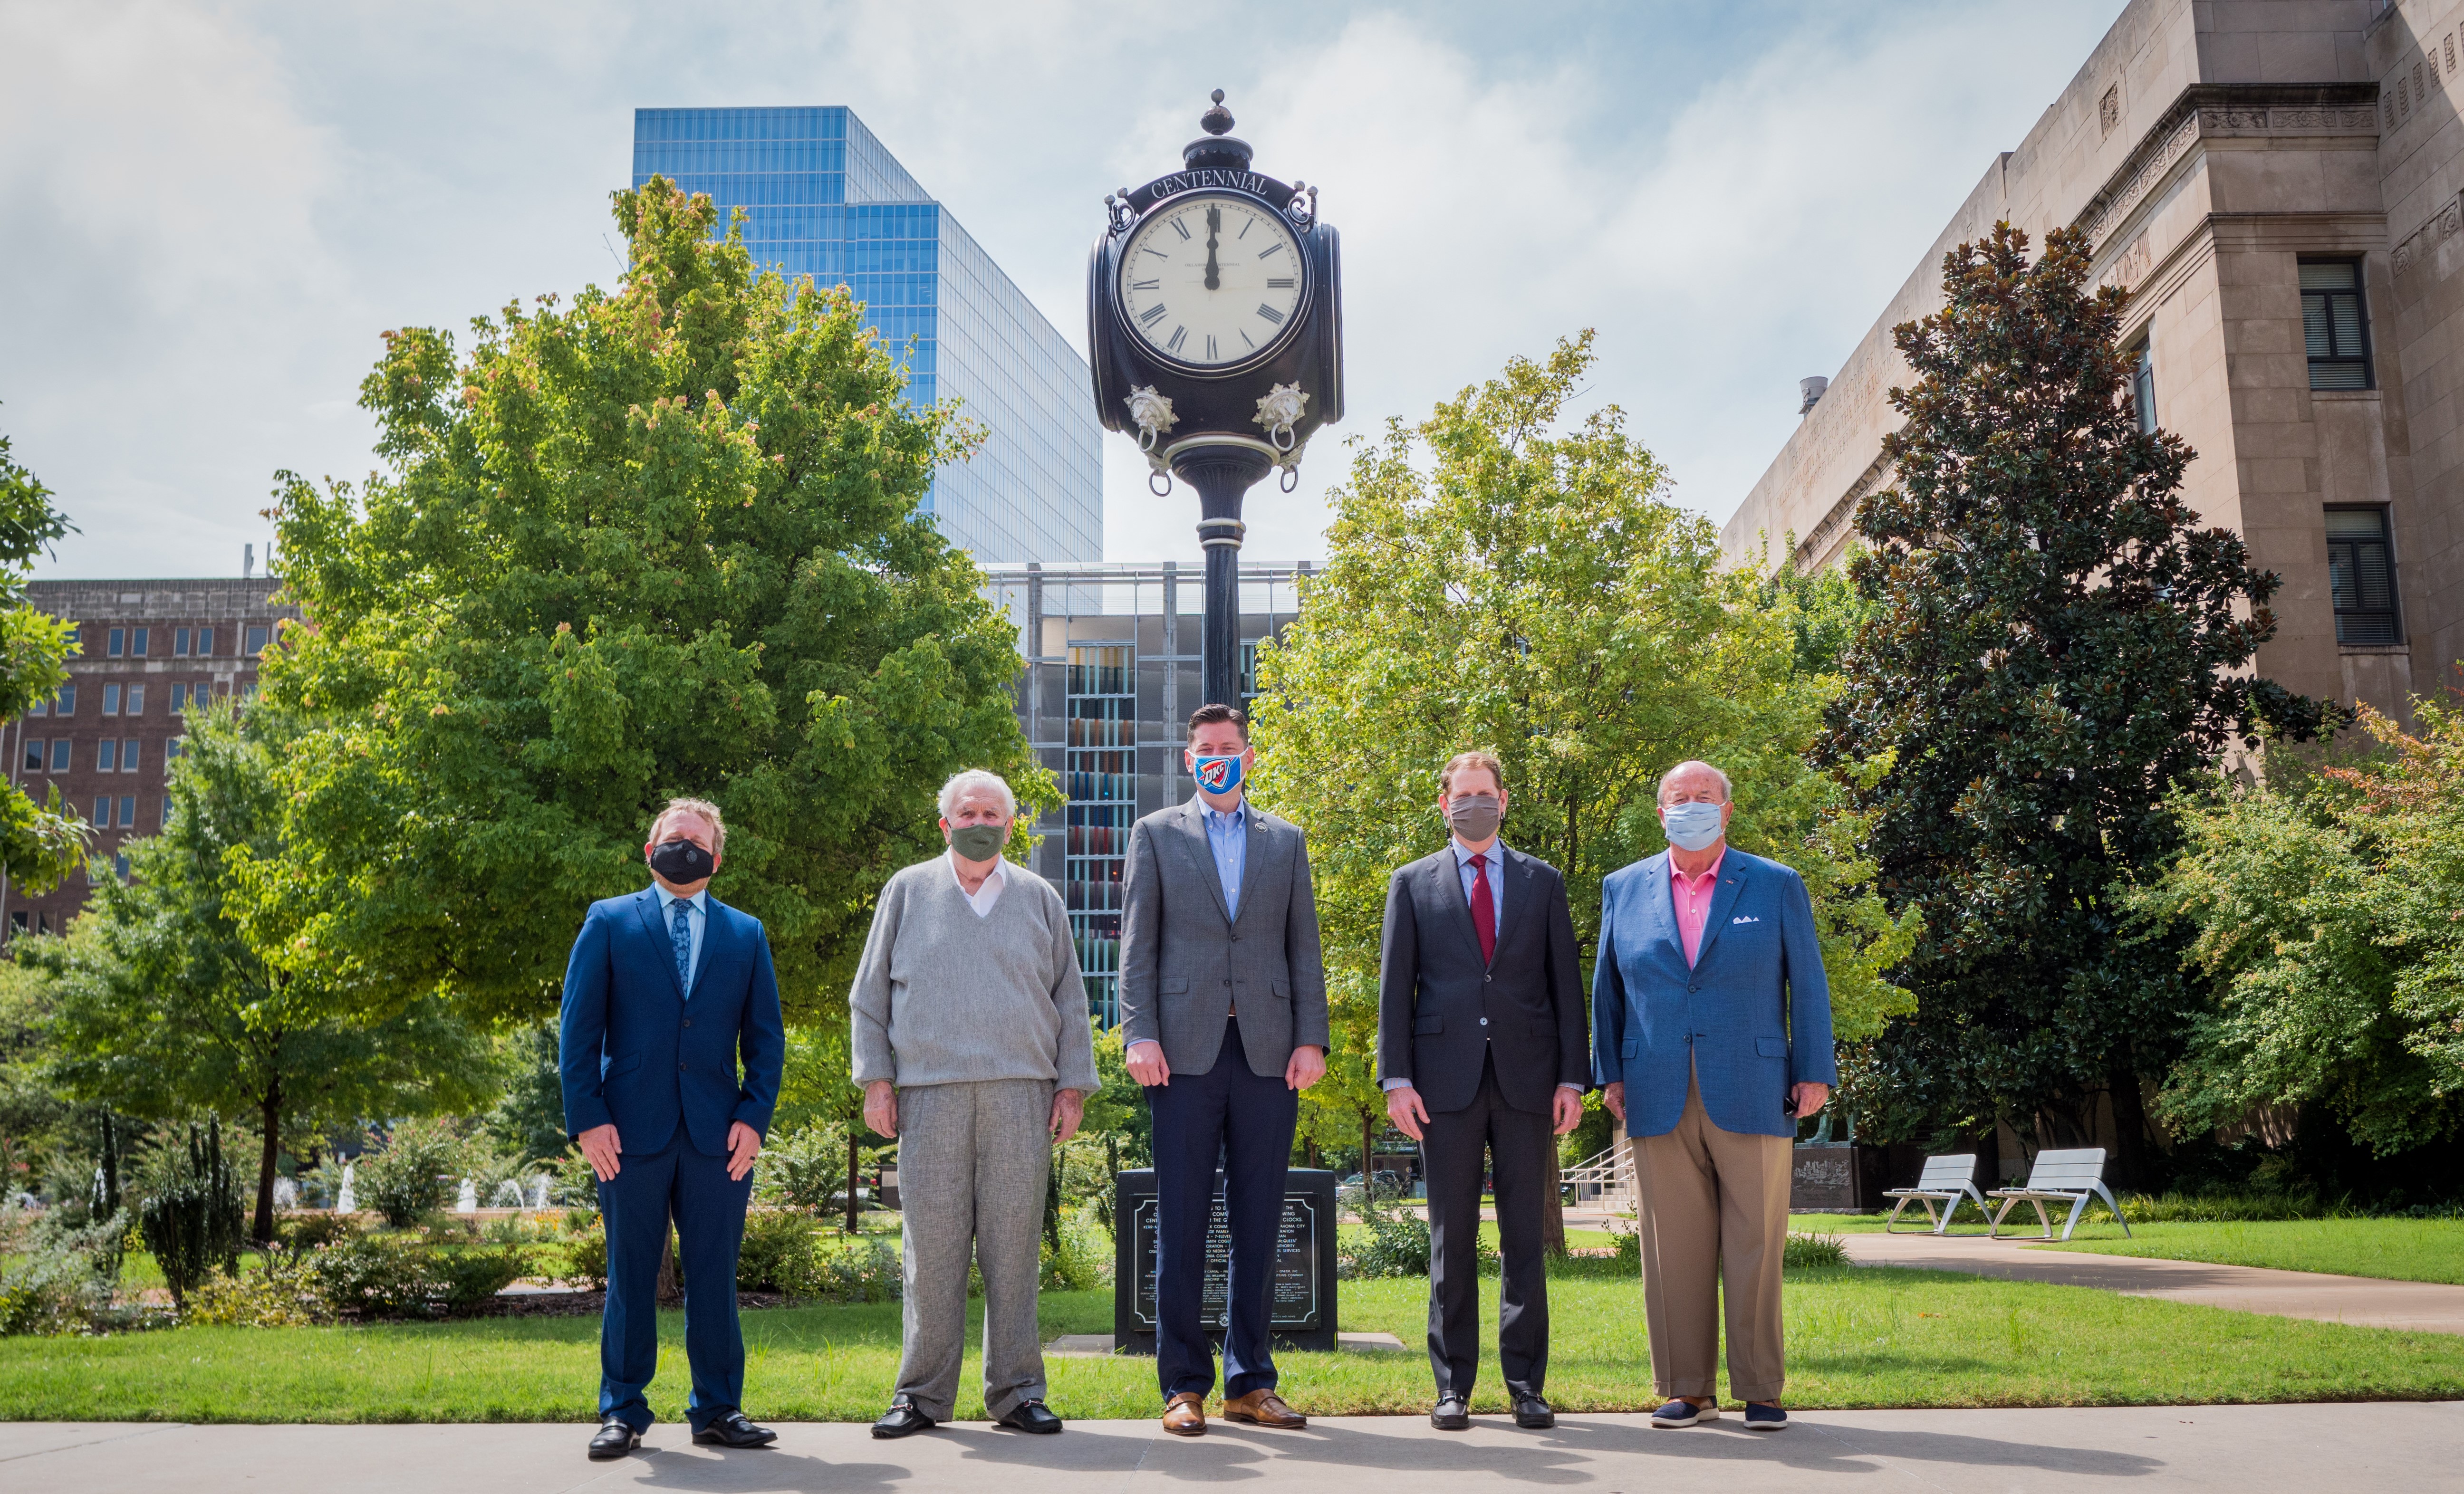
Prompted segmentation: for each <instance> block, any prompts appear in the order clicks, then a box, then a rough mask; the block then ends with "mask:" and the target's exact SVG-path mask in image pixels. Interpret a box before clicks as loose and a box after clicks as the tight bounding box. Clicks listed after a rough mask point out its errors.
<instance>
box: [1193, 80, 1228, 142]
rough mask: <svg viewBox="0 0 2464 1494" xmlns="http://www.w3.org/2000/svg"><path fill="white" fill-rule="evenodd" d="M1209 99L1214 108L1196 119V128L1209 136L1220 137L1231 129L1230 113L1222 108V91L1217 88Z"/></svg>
mask: <svg viewBox="0 0 2464 1494" xmlns="http://www.w3.org/2000/svg"><path fill="white" fill-rule="evenodd" d="M1210 97H1211V98H1213V99H1214V100H1215V107H1214V108H1212V109H1209V110H1207V111H1206V112H1205V113H1204V114H1201V115H1199V117H1198V127H1199V129H1202V130H1204V131H1205V132H1206V133H1207V134H1209V135H1221V134H1222V133H1223V132H1224V131H1226V130H1228V129H1230V128H1231V127H1232V111H1231V110H1229V109H1226V108H1224V107H1223V90H1221V89H1220V88H1219V89H1217V90H1215V92H1214V93H1213V94H1212V95H1211V96H1210Z"/></svg>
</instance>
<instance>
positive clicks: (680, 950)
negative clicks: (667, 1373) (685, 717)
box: [558, 799, 787, 1459]
mask: <svg viewBox="0 0 2464 1494" xmlns="http://www.w3.org/2000/svg"><path fill="white" fill-rule="evenodd" d="M726 845H727V826H726V823H725V822H724V821H723V820H721V819H720V818H719V812H718V806H717V805H716V804H714V803H710V802H707V801H704V800H699V799H675V800H670V801H669V802H668V806H667V807H666V808H665V809H663V810H661V811H660V812H659V817H658V818H657V819H656V820H654V821H652V822H651V824H650V836H649V842H648V843H647V844H646V845H644V846H643V847H642V854H643V857H644V859H645V860H647V861H648V862H649V868H650V884H651V885H650V886H649V888H648V889H647V890H643V891H639V892H635V893H633V894H631V895H629V896H627V897H611V898H608V899H606V900H605V901H604V902H598V903H593V904H592V905H591V906H590V912H589V913H588V915H587V916H585V917H584V918H583V921H582V934H581V936H580V937H579V938H576V939H575V940H574V941H573V957H572V959H571V961H570V962H568V963H567V965H566V966H565V972H564V1014H563V1029H562V1035H561V1040H560V1042H559V1044H558V1062H559V1066H561V1068H562V1070H563V1079H564V1124H565V1129H566V1131H570V1132H571V1133H572V1135H573V1139H574V1141H575V1143H576V1144H577V1145H579V1146H580V1147H581V1149H582V1154H583V1156H584V1157H586V1158H587V1159H588V1160H589V1162H590V1167H591V1171H592V1172H594V1173H596V1174H597V1175H598V1177H599V1208H600V1213H601V1215H602V1216H603V1217H604V1218H605V1220H606V1224H607V1307H606V1312H605V1316H604V1317H602V1318H601V1320H600V1327H599V1417H600V1424H599V1432H598V1435H596V1436H595V1437H593V1438H592V1439H590V1456H591V1457H593V1458H602V1459H604V1458H622V1457H624V1456H625V1455H626V1454H627V1453H628V1452H630V1451H631V1450H632V1449H633V1448H635V1447H637V1446H639V1445H640V1444H641V1440H642V1434H643V1433H644V1432H645V1431H647V1430H648V1429H649V1425H650V1419H651V1418H650V1408H649V1402H648V1401H646V1400H645V1399H644V1398H643V1395H642V1393H643V1391H644V1390H645V1389H646V1388H647V1387H648V1386H649V1383H650V1375H651V1373H653V1372H654V1371H655V1370H656V1369H657V1367H658V1358H659V1316H658V1313H659V1302H658V1277H659V1258H660V1257H661V1255H662V1254H664V1253H665V1251H666V1248H667V1239H668V1225H669V1221H670V1220H671V1219H673V1221H674V1223H675V1230H676V1253H677V1257H678V1259H679V1261H680V1263H682V1265H683V1267H684V1278H685V1357H686V1359H687V1361H688V1362H689V1363H690V1364H691V1365H692V1366H693V1397H692V1399H690V1400H689V1401H687V1402H686V1404H685V1413H686V1416H687V1417H689V1418H690V1419H691V1421H692V1423H693V1440H694V1441H696V1442H704V1443H716V1444H718V1445H720V1446H725V1447H760V1446H764V1445H766V1444H768V1443H770V1442H772V1441H775V1440H777V1439H778V1434H777V1433H775V1432H772V1431H770V1430H769V1429H767V1428H765V1427H759V1426H755V1425H754V1424H753V1423H752V1422H751V1421H750V1420H748V1419H746V1417H745V1415H744V1412H743V1409H742V1407H741V1405H740V1404H739V1403H740V1402H741V1401H742V1399H743V1395H744V1335H743V1332H742V1330H741V1329H739V1328H738V1326H737V1321H736V1253H737V1247H738V1246H739V1245H740V1244H741V1243H742V1242H743V1240H744V1206H745V1203H746V1202H747V1200H748V1199H749V1198H750V1197H751V1196H752V1192H753V1159H754V1157H755V1156H757V1155H758V1154H759V1153H760V1151H761V1138H762V1136H763V1134H764V1133H765V1132H766V1131H768V1130H769V1127H770V1112H771V1111H772V1110H775V1109H776V1108H777V1107H778V1104H779V1076H780V1068H781V1064H782V1062H783V1061H784V1059H785V1057H786V1050H787V1032H786V1026H785V1024H784V1023H783V1022H781V1018H780V1013H779V981H778V978H777V977H776V976H775V975H773V974H772V972H771V968H770V940H769V937H768V935H767V934H764V933H763V932H762V929H761V924H760V921H759V920H758V919H755V918H752V917H748V916H747V915H745V914H743V913H740V912H737V911H736V910H735V909H733V908H730V907H728V906H727V905H726V904H724V903H722V902H720V901H718V900H717V899H716V898H715V897H712V896H711V895H710V879H711V876H712V874H713V873H715V872H716V871H717V870H718V864H719V857H720V854H721V852H722V851H723V850H724V849H725V848H726ZM739 1060H741V1063H742V1072H741V1074H740V1075H739V1073H738V1068H737V1066H738V1061H739Z"/></svg>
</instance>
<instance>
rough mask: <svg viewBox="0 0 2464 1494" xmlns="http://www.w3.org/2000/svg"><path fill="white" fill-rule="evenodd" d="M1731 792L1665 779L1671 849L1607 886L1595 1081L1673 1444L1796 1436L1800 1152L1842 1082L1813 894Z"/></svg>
mask: <svg viewBox="0 0 2464 1494" xmlns="http://www.w3.org/2000/svg"><path fill="white" fill-rule="evenodd" d="M1733 808H1734V805H1733V804H1732V803H1731V802H1729V796H1728V778H1727V774H1725V773H1722V772H1721V771H1720V770H1719V769H1717V768H1715V767H1713V766H1711V765H1710V764H1709V763H1707V762H1681V763H1679V764H1678V765H1677V766H1676V767H1674V768H1671V769H1670V770H1669V771H1668V773H1667V775H1666V776H1665V777H1664V778H1662V779H1661V780H1660V823H1661V828H1662V829H1663V830H1665V831H1666V832H1667V835H1668V849H1667V850H1666V851H1663V852H1662V853H1661V854H1660V855H1657V856H1653V857H1651V858H1650V859H1648V860H1645V861H1639V862H1637V863H1635V864H1634V865H1633V866H1631V867H1626V868H1621V869H1619V870H1617V871H1615V872H1612V873H1610V875H1609V877H1608V879H1607V880H1606V881H1605V882H1603V883H1602V884H1601V885H1600V942H1599V956H1598V961H1597V963H1596V964H1595V967H1594V969H1593V973H1592V1065H1593V1070H1594V1077H1595V1079H1596V1080H1597V1081H1598V1082H1599V1083H1600V1085H1601V1086H1602V1087H1603V1088H1604V1089H1605V1093H1604V1094H1603V1096H1602V1098H1603V1099H1604V1100H1605V1101H1606V1103H1607V1105H1608V1108H1609V1110H1610V1111H1611V1112H1612V1113H1614V1114H1615V1115H1616V1116H1617V1119H1619V1120H1621V1121H1623V1122H1624V1123H1625V1128H1626V1133H1627V1134H1628V1135H1629V1136H1631V1137H1632V1138H1633V1146H1634V1171H1635V1181H1636V1184H1637V1185H1638V1187H1639V1190H1640V1192H1641V1194H1642V1217H1641V1220H1640V1222H1639V1228H1640V1229H1641V1231H1642V1285H1643V1310H1644V1315H1645V1317H1646V1319H1647V1320H1648V1322H1649V1324H1650V1329H1651V1373H1652V1378H1653V1379H1654V1381H1655V1382H1656V1383H1657V1385H1658V1390H1659V1394H1660V1395H1661V1396H1662V1397H1664V1398H1665V1400H1666V1402H1667V1403H1666V1404H1665V1405H1662V1406H1661V1408H1660V1409H1659V1410H1658V1411H1657V1412H1655V1413H1653V1414H1652V1417H1651V1424H1652V1425H1653V1426H1660V1427H1683V1426H1692V1425H1694V1424H1695V1423H1697V1422H1699V1421H1716V1420H1718V1419H1719V1417H1720V1412H1719V1400H1718V1398H1717V1396H1716V1394H1715V1391H1716V1387H1715V1385H1714V1383H1713V1371H1714V1367H1715V1366H1716V1365H1717V1363H1718V1361H1719V1353H1720V1339H1719V1323H1718V1316H1719V1308H1718V1306H1717V1305H1718V1304H1719V1303H1720V1302H1721V1301H1722V1299H1723V1297H1725V1299H1726V1303H1727V1329H1728V1392H1729V1394H1730V1395H1734V1396H1735V1397H1736V1398H1737V1399H1739V1400H1742V1401H1744V1402H1745V1403H1746V1415H1745V1420H1746V1426H1747V1428H1748V1430H1749V1431H1757V1432H1760V1431H1773V1432H1775V1431H1778V1430H1779V1429H1780V1428H1782V1427H1785V1426H1787V1425H1788V1413H1786V1412H1785V1411H1783V1410H1781V1409H1780V1405H1779V1398H1780V1394H1781V1391H1782V1388H1783V1385H1784V1382H1785V1379H1786V1371H1785V1366H1784V1363H1783V1359H1782V1353H1781V1340H1780V1256H1781V1252H1782V1249H1783V1247H1784V1246H1785V1244H1786V1243H1787V1234H1788V1186H1789V1171H1790V1169H1789V1148H1790V1146H1791V1145H1792V1143H1793V1140H1794V1138H1795V1135H1796V1122H1797V1120H1798V1118H1799V1117H1801V1116H1807V1115H1811V1114H1813V1113H1814V1112H1815V1111H1816V1110H1820V1109H1822V1104H1823V1101H1824V1100H1826V1099H1828V1098H1829V1097H1830V1094H1831V1087H1832V1086H1833V1085H1835V1084H1837V1083H1838V1079H1839V1071H1838V1068H1837V1064H1836V1062H1835V1060H1834V1058H1833V1055H1832V1051H1831V988H1830V985H1829V983H1828V982H1827V981H1826V980H1825V979H1824V978H1823V975H1822V946H1821V941H1820V939H1819V937H1818V936H1817V934H1816V931H1815V926H1814V905H1813V902H1812V901H1811V900H1810V899H1809V898H1808V897H1807V896H1806V893H1805V882H1804V880H1803V879H1802V878H1800V877H1799V876H1798V875H1797V874H1796V873H1795V872H1793V871H1792V870H1790V869H1789V868H1786V867H1783V866H1781V865H1780V864H1779V863H1777V862H1774V861H1765V860H1763V859H1762V858H1761V857H1760V856H1749V855H1748V854H1746V853H1745V852H1744V851H1741V850H1732V849H1730V848H1729V847H1728V844H1727V830H1728V816H1729V813H1730V812H1731V810H1732V809H1733Z"/></svg>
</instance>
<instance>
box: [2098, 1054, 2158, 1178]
mask: <svg viewBox="0 0 2464 1494" xmlns="http://www.w3.org/2000/svg"><path fill="white" fill-rule="evenodd" d="M2112 1084H2113V1140H2114V1151H2115V1153H2117V1155H2116V1156H2115V1157H2114V1161H2115V1162H2116V1163H2117V1164H2119V1165H2118V1166H2117V1167H2115V1169H2114V1172H2115V1174H2116V1175H2115V1176H2113V1177H2111V1178H2108V1179H2107V1180H2106V1184H2107V1186H2109V1187H2110V1188H2112V1189H2113V1191H2114V1192H2115V1193H2116V1194H2117V1195H2118V1194H2120V1193H2121V1192H2122V1191H2123V1189H2124V1188H2128V1189H2129V1190H2130V1191H2131V1192H2133V1193H2154V1192H2155V1191H2156V1188H2155V1181H2156V1180H2155V1179H2154V1178H2153V1177H2151V1176H2149V1173H2150V1172H2151V1171H2153V1169H2151V1168H2150V1167H2149V1165H2148V1163H2149V1158H2148V1155H2147V1153H2148V1151H2149V1148H2148V1145H2147V1107H2146V1105H2145V1103H2144V1102H2143V1100H2142V1097H2141V1095H2140V1092H2139V1076H2138V1075H2137V1074H2135V1073H2132V1072H2131V1065H2130V1061H2129V1058H2128V1057H2127V1055H2125V1056H2124V1057H2123V1060H2122V1061H2121V1062H2120V1063H2117V1064H2116V1065H2114V1073H2113V1079H2112Z"/></svg>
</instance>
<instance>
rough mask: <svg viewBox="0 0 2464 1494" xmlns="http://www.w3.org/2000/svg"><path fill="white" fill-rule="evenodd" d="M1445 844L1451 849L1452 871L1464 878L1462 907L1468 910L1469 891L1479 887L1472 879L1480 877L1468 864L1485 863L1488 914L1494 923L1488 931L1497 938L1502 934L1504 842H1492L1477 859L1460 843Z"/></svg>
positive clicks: (1504, 899)
mask: <svg viewBox="0 0 2464 1494" xmlns="http://www.w3.org/2000/svg"><path fill="white" fill-rule="evenodd" d="M1446 844H1447V845H1448V846H1452V847H1454V853H1455V870H1456V871H1458V872H1460V873H1462V875H1463V903H1464V904H1465V906H1469V904H1470V903H1471V890H1472V889H1473V888H1474V887H1475V886H1477V885H1478V883H1477V881H1476V880H1475V879H1476V878H1477V877H1478V876H1479V873H1478V872H1476V871H1474V870H1473V869H1472V865H1471V864H1472V863H1473V862H1475V861H1485V862H1487V863H1488V912H1489V915H1490V916H1491V917H1492V918H1494V919H1495V920H1496V922H1494V923H1493V924H1491V925H1490V927H1491V928H1494V929H1496V930H1497V931H1498V932H1499V933H1500V934H1503V933H1505V932H1506V842H1504V841H1502V840H1497V841H1491V842H1489V843H1488V849H1486V850H1485V851H1482V852H1481V853H1480V854H1478V855H1474V854H1472V851H1471V848H1470V847H1469V846H1465V845H1463V842H1461V841H1455V840H1450V841H1448V842H1446Z"/></svg>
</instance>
